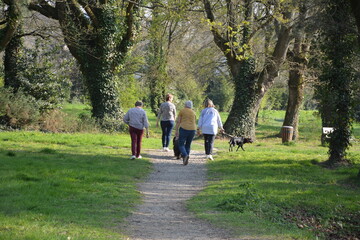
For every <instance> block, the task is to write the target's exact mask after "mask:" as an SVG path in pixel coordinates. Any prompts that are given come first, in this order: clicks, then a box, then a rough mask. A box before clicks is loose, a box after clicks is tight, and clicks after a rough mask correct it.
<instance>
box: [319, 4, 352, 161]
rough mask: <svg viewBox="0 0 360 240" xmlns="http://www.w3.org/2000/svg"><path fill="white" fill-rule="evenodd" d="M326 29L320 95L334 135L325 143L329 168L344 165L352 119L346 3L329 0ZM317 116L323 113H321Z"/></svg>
mask: <svg viewBox="0 0 360 240" xmlns="http://www.w3.org/2000/svg"><path fill="white" fill-rule="evenodd" d="M325 13H326V25H324V26H323V29H322V32H323V37H324V42H323V51H324V53H325V56H324V59H323V62H324V64H323V66H322V75H321V76H320V78H319V80H320V83H321V88H320V91H321V90H323V91H324V92H325V93H328V94H322V97H323V98H322V99H321V104H322V107H321V110H324V108H325V107H326V106H329V107H330V108H329V109H330V110H331V119H330V121H329V122H330V123H329V124H331V127H334V128H335V129H334V132H333V133H332V134H331V138H330V139H329V143H330V144H329V160H328V161H327V162H326V164H328V165H329V166H331V167H333V166H336V165H337V164H339V163H341V162H346V159H345V157H346V150H347V149H348V147H349V146H350V136H351V115H352V93H351V89H352V83H353V81H354V70H353V69H352V60H351V59H352V57H351V55H352V53H353V46H354V39H355V38H354V37H351V36H353V32H352V29H353V26H352V25H350V23H351V18H350V16H351V15H349V13H350V5H349V2H348V1H346V0H331V1H329V3H328V6H327V8H326V12H325ZM321 114H324V112H322V111H321Z"/></svg>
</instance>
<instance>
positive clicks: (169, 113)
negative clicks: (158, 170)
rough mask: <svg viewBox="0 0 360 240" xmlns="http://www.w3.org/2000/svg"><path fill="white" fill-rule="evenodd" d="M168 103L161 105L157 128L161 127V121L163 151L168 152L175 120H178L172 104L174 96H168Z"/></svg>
mask: <svg viewBox="0 0 360 240" xmlns="http://www.w3.org/2000/svg"><path fill="white" fill-rule="evenodd" d="M165 99H166V102H164V103H162V104H161V105H160V109H159V113H158V117H157V121H156V127H159V120H160V119H161V122H160V125H161V130H162V138H161V139H162V146H163V150H164V151H166V152H168V151H170V150H169V144H170V139H171V131H172V130H173V128H174V123H175V118H176V108H175V105H174V104H173V103H172V101H173V99H174V96H173V95H171V94H170V93H168V94H166V97H165Z"/></svg>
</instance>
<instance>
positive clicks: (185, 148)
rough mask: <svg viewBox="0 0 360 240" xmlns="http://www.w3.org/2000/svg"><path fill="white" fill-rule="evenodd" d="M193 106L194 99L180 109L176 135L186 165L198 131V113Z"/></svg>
mask: <svg viewBox="0 0 360 240" xmlns="http://www.w3.org/2000/svg"><path fill="white" fill-rule="evenodd" d="M192 107H193V103H192V101H186V102H185V108H183V109H182V110H181V111H180V113H179V115H178V117H177V119H176V137H177V138H179V150H180V152H181V156H182V158H183V164H184V165H187V164H188V162H189V155H190V148H191V142H192V140H193V138H194V136H195V133H196V114H195V112H194V111H193V110H192Z"/></svg>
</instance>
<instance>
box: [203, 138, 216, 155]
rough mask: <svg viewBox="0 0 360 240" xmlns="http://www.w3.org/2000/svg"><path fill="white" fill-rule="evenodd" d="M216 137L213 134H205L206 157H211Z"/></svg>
mask: <svg viewBox="0 0 360 240" xmlns="http://www.w3.org/2000/svg"><path fill="white" fill-rule="evenodd" d="M215 136H216V135H213V134H204V141H205V143H204V146H205V154H206V155H211V154H212V150H213V148H214V140H215Z"/></svg>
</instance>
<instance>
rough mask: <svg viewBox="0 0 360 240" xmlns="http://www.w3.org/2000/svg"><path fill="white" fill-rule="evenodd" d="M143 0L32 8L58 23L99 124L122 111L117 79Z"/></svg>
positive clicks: (74, 0) (44, 2)
mask: <svg viewBox="0 0 360 240" xmlns="http://www.w3.org/2000/svg"><path fill="white" fill-rule="evenodd" d="M139 2H140V0H134V1H115V0H97V1H92V0H91V1H90V0H71V1H70V0H64V1H50V0H33V1H32V2H31V4H30V6H29V8H30V9H31V10H34V11H38V12H39V13H41V14H43V15H44V16H46V17H49V18H52V19H55V20H58V21H59V24H60V27H61V30H62V33H63V35H64V40H65V43H66V44H67V46H68V48H69V50H70V52H71V54H72V55H73V56H74V57H75V58H76V59H77V61H78V62H79V65H80V70H81V72H82V73H83V75H84V78H85V83H86V86H87V88H88V91H89V95H90V102H91V105H92V115H93V117H95V118H97V119H98V120H100V121H102V120H104V119H107V118H110V119H118V118H119V117H120V116H121V114H122V110H121V107H120V103H119V100H118V99H119V98H118V93H117V91H116V88H115V81H114V76H115V73H116V71H117V69H118V68H119V66H120V65H121V64H123V62H124V59H125V56H126V54H127V53H128V51H129V49H130V47H131V45H132V43H133V39H134V35H135V33H136V26H137V25H136V24H137V15H136V14H137V12H138V4H139Z"/></svg>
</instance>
